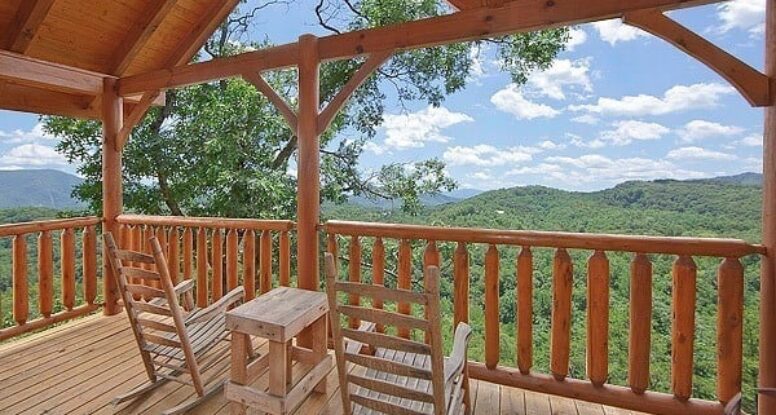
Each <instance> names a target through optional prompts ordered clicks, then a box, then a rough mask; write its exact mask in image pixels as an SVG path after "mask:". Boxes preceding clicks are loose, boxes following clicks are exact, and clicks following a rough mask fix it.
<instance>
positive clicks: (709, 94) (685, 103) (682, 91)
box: [569, 83, 735, 116]
mask: <svg viewBox="0 0 776 415" xmlns="http://www.w3.org/2000/svg"><path fill="white" fill-rule="evenodd" d="M734 92H735V90H734V89H733V88H732V87H730V86H726V85H722V84H718V83H699V84H693V85H677V86H674V87H672V88H671V89H669V90H667V91H666V92H665V93H664V94H663V96H662V97H656V96H653V95H645V94H642V95H636V96H625V97H622V98H620V99H615V98H606V97H602V98H599V99H598V102H597V103H596V104H592V105H590V104H587V105H571V106H569V109H570V110H572V111H586V112H589V113H593V114H602V115H614V116H645V115H664V114H670V113H674V112H679V111H688V110H694V109H703V108H713V107H716V106H717V105H719V101H720V99H721V98H722V96H723V95H727V94H732V93H734Z"/></svg>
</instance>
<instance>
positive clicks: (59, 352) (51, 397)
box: [0, 315, 641, 415]
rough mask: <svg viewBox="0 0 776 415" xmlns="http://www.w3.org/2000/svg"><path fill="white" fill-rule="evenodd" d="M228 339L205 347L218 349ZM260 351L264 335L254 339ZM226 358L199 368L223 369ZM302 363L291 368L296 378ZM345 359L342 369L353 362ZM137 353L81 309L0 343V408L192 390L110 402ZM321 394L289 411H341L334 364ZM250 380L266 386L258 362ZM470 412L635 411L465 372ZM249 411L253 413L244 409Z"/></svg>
mask: <svg viewBox="0 0 776 415" xmlns="http://www.w3.org/2000/svg"><path fill="white" fill-rule="evenodd" d="M223 347H228V343H224V344H223V345H220V346H218V347H217V348H216V349H215V350H213V351H211V352H210V353H218V352H219V351H220V350H223ZM254 347H255V348H256V349H257V351H258V352H259V353H260V354H265V353H266V352H267V348H268V346H267V343H266V342H265V341H263V340H261V339H254ZM228 363H229V361H228V358H227V359H224V361H223V362H221V363H219V365H216V366H215V367H214V368H212V369H210V370H208V371H206V373H205V376H206V377H209V376H211V375H212V374H214V373H216V374H218V375H219V376H222V377H225V376H228V374H229V370H228ZM305 366H306V365H303V364H301V363H297V364H296V365H295V366H294V368H293V371H292V375H293V379H294V382H297V381H298V380H299V379H300V378H301V377H302V374H303V372H304V371H305V370H306V367H305ZM354 367H355V366H354V365H349V366H348V370H354ZM146 380H147V379H146V375H145V371H144V370H143V366H142V363H141V359H140V355H139V353H138V352H137V348H136V345H135V342H134V339H133V337H132V333H131V331H130V329H129V324H128V323H127V322H126V317H125V316H124V315H118V316H112V317H102V316H100V315H95V316H89V317H85V318H82V319H78V320H76V321H72V322H69V323H65V324H62V325H59V326H57V327H55V328H53V329H51V330H47V331H43V332H40V333H36V334H32V335H29V336H25V337H24V338H22V339H20V340H18V341H12V342H6V343H5V344H0V413H18V414H36V415H37V414H43V413H45V414H54V415H58V414H101V415H109V414H120V415H140V414H149V415H150V414H158V413H159V412H160V411H161V410H162V409H167V408H170V407H173V406H175V405H177V404H179V403H181V402H183V401H185V400H186V399H189V398H191V397H192V396H193V395H194V390H193V388H191V387H190V386H186V385H181V384H178V383H175V382H169V383H167V384H165V385H164V386H162V387H160V388H159V389H157V390H155V391H152V392H150V393H148V394H147V395H146V396H143V397H141V398H139V399H137V400H135V401H134V402H128V403H125V404H122V405H120V406H119V407H117V408H114V407H113V406H112V405H111V404H110V401H111V399H112V398H113V397H115V396H117V395H120V394H122V393H126V392H128V391H130V390H132V389H133V388H135V387H137V386H139V385H141V384H143V383H144V382H146ZM326 384H327V391H326V394H313V395H312V396H311V397H310V398H308V399H307V400H306V401H304V402H303V403H302V405H301V406H300V407H299V408H298V409H297V410H296V411H295V414H298V415H302V414H304V415H307V414H319V415H341V414H342V412H343V411H342V400H341V398H340V387H339V379H338V376H337V371H336V368H334V369H332V370H331V372H329V373H328V375H327V376H326ZM254 387H256V388H258V389H261V390H266V389H267V388H268V374H267V371H266V370H265V371H264V372H263V373H262V375H261V377H260V378H259V379H257V380H256V381H255V382H254ZM470 397H471V401H472V413H473V414H476V415H479V414H482V415H498V414H510V415H513V414H514V415H553V414H558V415H567V414H569V415H641V414H637V413H635V412H631V411H623V410H617V409H614V408H607V407H603V406H601V405H598V404H593V403H588V402H581V401H574V400H572V399H566V398H558V397H549V396H547V395H544V394H540V393H536V392H530V391H523V390H521V389H515V388H510V387H505V386H499V385H495V384H491V383H487V382H481V381H477V380H471V391H470ZM230 412H231V411H230V407H229V404H228V403H227V402H226V400H225V399H224V397H223V395H222V394H218V395H215V396H213V397H212V398H210V399H208V400H207V401H205V402H203V403H202V404H201V405H200V406H199V407H197V408H196V409H194V410H193V411H191V413H192V414H194V415H206V414H207V415H211V414H218V415H228V414H230ZM248 413H249V414H258V413H259V412H257V411H249V412H248Z"/></svg>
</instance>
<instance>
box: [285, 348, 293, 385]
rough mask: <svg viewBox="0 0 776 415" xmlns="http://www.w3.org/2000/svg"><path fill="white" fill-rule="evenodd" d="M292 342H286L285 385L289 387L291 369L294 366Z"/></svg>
mask: <svg viewBox="0 0 776 415" xmlns="http://www.w3.org/2000/svg"><path fill="white" fill-rule="evenodd" d="M293 345H294V343H293V341H291V340H289V341H288V342H286V362H287V363H286V385H288V386H291V380H292V377H291V368H292V367H293V366H294V358H293V357H294V354H293Z"/></svg>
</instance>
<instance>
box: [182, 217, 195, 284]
mask: <svg viewBox="0 0 776 415" xmlns="http://www.w3.org/2000/svg"><path fill="white" fill-rule="evenodd" d="M192 278H194V232H193V231H192V230H191V228H189V227H186V228H184V229H183V279H186V280H190V279H192Z"/></svg>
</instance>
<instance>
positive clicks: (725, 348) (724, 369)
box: [717, 258, 744, 403]
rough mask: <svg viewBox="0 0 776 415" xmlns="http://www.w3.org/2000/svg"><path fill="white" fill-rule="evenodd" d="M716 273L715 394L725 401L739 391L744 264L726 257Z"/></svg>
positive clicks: (736, 259) (721, 400) (742, 328)
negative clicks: (717, 299) (717, 308)
mask: <svg viewBox="0 0 776 415" xmlns="http://www.w3.org/2000/svg"><path fill="white" fill-rule="evenodd" d="M717 275H718V277H717V281H718V288H717V292H718V296H719V310H718V313H719V314H718V316H717V361H718V370H717V397H718V398H719V401H720V402H722V403H727V402H728V401H729V400H730V399H731V398H733V397H734V396H735V395H736V394H737V393H738V392H740V391H741V375H742V373H741V371H742V369H743V366H742V356H743V333H744V324H743V316H744V267H743V266H742V265H741V262H740V261H739V260H738V258H726V259H725V260H724V261H722V264H721V265H720V267H719V271H718V274H717Z"/></svg>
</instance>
